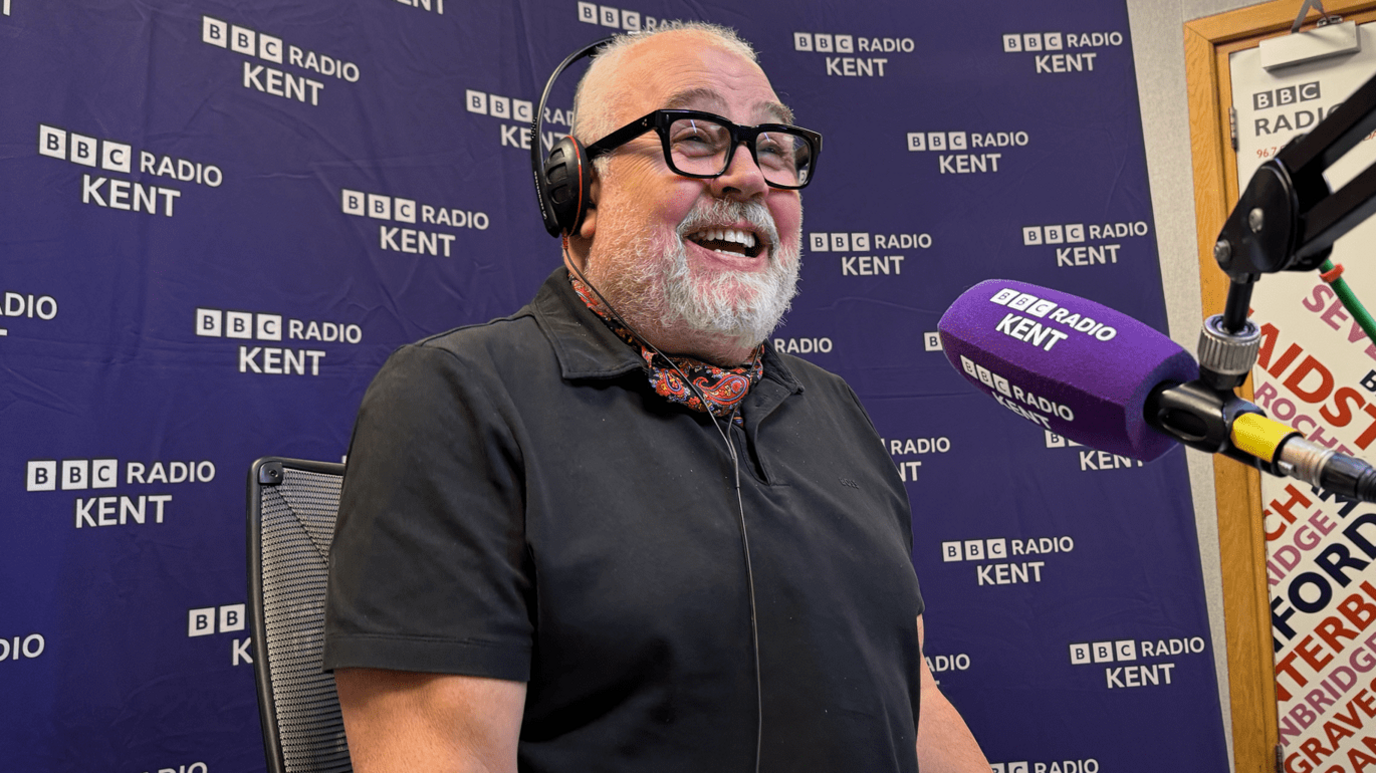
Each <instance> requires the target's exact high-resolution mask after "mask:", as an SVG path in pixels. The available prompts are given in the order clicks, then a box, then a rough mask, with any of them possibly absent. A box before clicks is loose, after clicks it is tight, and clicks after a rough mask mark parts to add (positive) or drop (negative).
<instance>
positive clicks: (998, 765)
mask: <svg viewBox="0 0 1376 773" xmlns="http://www.w3.org/2000/svg"><path fill="white" fill-rule="evenodd" d="M989 769H990V771H991V773H1028V771H1029V768H1028V767H1027V763H1026V762H991V763H989Z"/></svg>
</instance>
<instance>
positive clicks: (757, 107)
mask: <svg viewBox="0 0 1376 773" xmlns="http://www.w3.org/2000/svg"><path fill="white" fill-rule="evenodd" d="M727 104H728V103H727V101H726V97H724V96H722V94H721V93H720V92H718V91H717V90H716V89H712V88H708V87H706V86H699V87H697V88H691V89H684V90H682V91H676V92H674V93H673V94H671V95H669V98H668V99H666V100H665V101H664V104H663V105H661V106H660V107H664V108H697V109H703V110H713V109H715V112H725V111H726V107H727ZM750 112H751V114H752V115H755V116H763V117H766V118H769V119H771V120H772V121H773V122H776V123H793V111H792V110H789V109H788V107H787V106H786V105H784V104H782V103H780V102H776V101H774V100H772V99H761V100H757V101H756V102H755V103H754V104H752V105H751V106H750Z"/></svg>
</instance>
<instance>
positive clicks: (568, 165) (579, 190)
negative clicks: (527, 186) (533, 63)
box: [530, 37, 615, 236]
mask: <svg viewBox="0 0 1376 773" xmlns="http://www.w3.org/2000/svg"><path fill="white" fill-rule="evenodd" d="M614 39H615V38H614V37H606V38H602V39H601V40H598V41H595V42H593V43H589V44H588V45H586V46H584V47H582V48H580V49H578V50H577V51H574V52H573V53H572V54H569V55H568V56H567V57H565V58H564V61H562V62H560V63H559V66H558V67H555V68H554V73H553V74H551V75H550V76H549V81H547V82H546V83H545V90H544V91H543V92H542V93H541V94H540V104H539V106H538V107H537V108H536V110H535V116H534V118H533V119H532V120H531V122H530V168H531V172H532V173H533V174H534V176H535V197H536V200H537V201H538V202H539V204H540V217H541V218H542V219H543V220H544V223H545V230H546V231H549V234H550V236H560V235H563V234H569V233H572V232H573V231H576V230H577V229H578V226H579V225H581V224H582V222H583V215H584V214H585V212H586V209H587V198H588V190H589V188H590V187H591V185H592V170H591V168H590V167H591V164H590V162H589V161H588V159H587V154H586V153H585V152H584V151H583V146H582V145H580V144H578V141H577V140H575V139H574V138H573V136H572V134H570V135H569V136H567V137H565V138H563V139H561V140H559V142H558V143H557V144H556V145H555V146H554V147H553V148H552V149H551V151H550V154H549V158H548V159H545V160H544V161H543V162H542V161H541V158H540V145H541V138H542V137H543V136H544V134H543V132H542V131H541V129H542V127H543V125H544V119H545V103H546V102H547V101H548V100H549V95H550V92H551V91H553V90H554V82H555V81H556V80H558V79H559V76H560V75H561V74H562V73H563V72H564V70H567V69H568V67H569V65H571V64H573V63H574V62H576V61H578V60H579V59H582V58H583V57H586V56H593V55H595V54H596V53H597V49H599V48H601V47H602V46H604V45H606V44H607V43H609V42H611V41H612V40H614ZM569 128H570V129H572V127H569Z"/></svg>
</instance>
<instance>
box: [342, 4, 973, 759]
mask: <svg viewBox="0 0 1376 773" xmlns="http://www.w3.org/2000/svg"><path fill="white" fill-rule="evenodd" d="M608 48H609V50H608V51H606V52H605V53H603V54H602V55H601V56H599V57H598V58H597V59H596V60H594V63H593V65H592V66H591V67H590V68H589V71H588V73H587V75H586V76H585V77H584V81H583V83H582V84H580V87H579V94H578V97H577V99H576V102H575V106H576V108H577V110H576V113H577V115H578V125H577V126H576V127H575V135H577V136H579V137H580V138H581V139H582V140H584V143H585V145H588V146H589V152H590V153H592V154H593V155H597V156H600V157H599V158H598V160H597V161H596V164H597V167H596V168H597V175H596V181H595V182H594V184H593V187H592V190H591V200H592V201H591V206H590V208H589V210H588V212H587V214H586V216H585V217H584V218H583V219H582V221H581V223H579V224H578V225H577V227H576V229H575V230H574V232H573V233H569V234H567V236H566V238H565V242H564V243H565V254H564V262H565V267H566V269H567V270H565V269H560V270H559V271H557V272H555V274H554V275H553V276H551V277H550V279H549V280H547V281H546V283H545V286H544V287H543V288H542V289H541V291H540V293H539V294H538V295H537V296H536V298H535V300H534V301H532V303H531V304H530V305H528V306H527V307H525V308H524V309H522V310H521V311H519V312H518V313H516V314H515V315H513V316H511V317H508V318H505V319H502V320H496V321H494V322H492V323H489V324H487V325H481V326H474V327H470V328H464V329H460V330H457V331H451V332H450V333H446V334H443V335H440V336H436V337H434V338H431V339H427V340H426V341H422V342H421V343H419V344H417V345H415V346H411V347H406V348H403V349H402V350H400V351H399V352H398V353H397V354H395V355H394V356H393V357H392V359H391V360H389V361H388V364H387V366H386V367H384V369H383V371H382V372H381V373H380V374H379V376H378V378H377V380H376V381H375V382H374V383H373V385H372V386H371V387H370V388H369V391H368V394H367V396H366V397H365V398H364V403H363V407H362V409H361V410H360V414H359V419H358V425H357V427H356V429H355V435H354V440H353V443H352V446H351V449H350V454H349V469H348V473H347V475H346V486H345V493H344V500H343V504H342V506H341V513H340V522H339V528H338V533H337V536H336V540H335V543H334V548H333V551H332V555H331V561H332V574H331V588H330V598H329V607H328V611H327V643H326V655H325V663H326V667H327V668H333V669H335V674H336V679H337V683H338V687H339V696H340V702H341V706H342V708H343V711H344V718H345V724H346V728H347V732H348V736H349V744H350V749H351V751H352V754H353V758H354V761H355V765H356V769H357V770H360V771H364V773H368V772H370V771H393V770H396V771H401V770H406V771H414V770H426V771H451V770H452V771H515V770H517V768H518V767H519V768H520V769H521V770H531V771H579V772H580V773H581V771H594V770H596V771H600V770H612V771H630V770H635V771H641V770H653V771H657V772H658V771H719V770H728V771H750V770H767V771H812V770H816V771H880V770H893V771H913V770H916V769H917V763H918V759H917V758H920V760H921V767H922V770H923V771H925V772H926V773H935V772H936V771H968V772H970V773H973V772H974V771H980V772H981V773H983V771H987V770H988V763H987V762H986V761H985V760H984V757H983V755H982V754H981V753H980V751H979V747H978V746H977V745H976V744H975V742H974V739H973V738H972V737H971V736H970V733H969V731H968V730H967V729H966V727H965V725H964V722H963V721H962V720H961V719H960V717H959V716H958V715H957V714H956V713H955V710H954V709H953V708H951V706H950V704H949V703H948V702H947V701H946V700H945V698H944V697H942V696H941V694H940V691H939V690H937V688H936V687H935V685H934V682H933V679H932V675H931V673H930V672H929V671H928V670H927V668H926V664H925V662H924V661H923V659H922V657H921V652H920V649H919V648H920V642H921V637H922V622H921V612H922V600H921V597H920V595H919V593H918V589H917V582H916V578H915V577H914V576H913V572H912V567H911V564H910V561H909V551H910V541H911V534H910V528H911V527H910V525H909V513H908V503H907V499H906V495H905V493H904V489H903V485H902V483H901V482H900V481H899V479H898V476H897V473H896V471H895V469H894V466H893V464H892V461H891V460H890V459H889V458H888V457H887V455H886V454H885V451H884V449H883V448H882V445H881V443H880V441H879V438H878V436H877V435H876V433H875V432H874V429H873V427H872V426H871V425H870V424H869V421H868V418H867V417H866V416H865V414H864V412H863V411H862V410H861V408H860V407H859V404H858V402H857V401H856V399H855V397H854V394H853V393H852V392H851V391H850V390H849V388H848V387H846V386H845V384H844V383H843V382H842V381H841V380H840V379H838V378H836V377H835V376H833V375H831V374H829V373H826V372H825V371H822V370H820V369H818V368H816V367H815V366H812V365H810V364H808V363H806V362H804V361H802V360H799V359H797V358H792V357H788V356H786V355H780V354H778V353H777V352H775V351H773V349H772V348H771V347H770V345H769V344H768V342H767V338H768V335H769V333H770V332H771V331H772V330H773V328H774V327H775V325H776V324H777V323H778V321H779V318H780V317H781V315H782V313H783V311H784V310H785V309H786V308H787V306H788V302H789V300H790V299H791V298H792V296H793V293H794V284H795V282H796V278H797V270H798V258H799V243H800V239H801V220H802V208H801V203H800V198H799V194H798V191H797V190H796V188H797V187H801V185H800V184H799V183H804V184H805V182H806V178H805V176H806V175H807V174H809V173H810V171H811V170H810V167H808V168H806V169H803V170H802V171H801V173H799V169H798V164H799V163H804V162H805V159H806V158H807V157H810V156H809V154H814V155H815V151H816V149H815V147H813V146H811V145H809V144H808V142H809V140H807V134H806V133H805V132H801V133H797V134H793V135H789V133H788V132H775V131H770V132H767V133H758V132H757V133H756V135H757V136H755V137H754V138H753V139H746V140H745V141H742V142H741V143H739V144H732V143H730V142H727V143H726V145H727V146H729V147H727V148H726V149H725V150H724V151H723V152H722V154H721V155H720V161H719V162H718V161H713V160H712V158H713V155H712V154H713V150H712V147H713V142H714V140H713V139H712V137H713V136H717V137H718V138H719V137H720V136H722V135H721V133H722V132H726V131H730V129H729V128H725V124H723V123H721V122H720V121H719V120H718V119H716V118H713V117H711V116H704V115H701V114H693V115H692V116H690V120H689V122H688V123H679V122H678V120H677V118H675V117H674V116H679V115H681V114H672V115H669V114H666V115H667V116H668V117H663V118H659V119H656V120H660V121H661V123H659V124H657V125H658V126H659V127H660V128H661V129H663V131H660V130H649V129H644V130H643V131H640V130H631V129H627V130H626V131H623V132H620V133H617V132H616V130H617V129H619V128H623V127H627V126H628V125H629V124H633V123H635V122H636V121H637V119H639V118H641V117H642V116H649V115H650V114H651V113H654V112H655V111H659V110H665V109H671V110H672V109H678V110H683V109H686V110H695V111H701V113H710V114H712V115H714V116H719V117H720V118H722V119H725V120H726V121H729V122H730V123H731V124H734V125H736V126H737V127H746V128H749V127H755V126H757V125H759V124H763V123H771V124H786V123H791V115H790V113H789V111H788V109H787V108H785V107H784V106H783V105H782V104H780V102H779V100H778V97H777V96H776V95H775V94H774V91H773V89H772V88H771V87H770V85H769V81H768V79H767V78H766V77H765V75H764V73H763V71H762V70H761V69H760V68H759V66H758V65H757V64H756V63H755V60H754V55H753V53H752V52H751V51H750V49H749V47H748V45H746V44H745V43H744V42H742V41H740V40H739V39H738V38H736V37H735V35H734V34H733V33H731V32H729V31H727V30H724V29H721V28H716V27H711V26H709V25H684V26H683V27H682V28H676V29H670V30H668V31H663V32H657V33H656V34H654V35H649V36H637V37H635V38H625V39H620V40H618V41H617V42H615V43H613V44H610V45H609V47H608ZM645 125H646V126H648V125H649V124H645ZM736 131H739V129H738V130H736ZM713 132H715V133H716V134H715V135H714V134H713ZM613 134H615V135H616V138H615V141H611V140H608V141H604V142H601V143H597V142H592V141H593V140H599V139H602V138H605V137H607V136H608V135H613ZM745 134H746V135H748V134H750V132H748V131H747V132H745ZM780 134H783V135H788V136H791V137H793V138H794V139H793V140H792V141H794V142H795V143H796V144H793V145H783V146H781V145H779V144H777V139H778V137H777V135H780ZM731 136H732V137H735V136H738V135H731ZM719 144H720V143H718V145H719ZM718 149H720V148H718ZM800 154H801V156H800ZM800 157H803V158H804V161H799V158H800ZM723 166H724V167H725V168H724V170H723V169H722V167H723ZM790 174H792V175H794V177H792V178H790V176H789V175H790ZM690 175H697V176H690ZM799 176H802V177H803V179H801V180H799V179H797V178H798V177H799ZM791 183H792V184H791ZM790 184H791V185H790ZM780 186H783V187H780ZM580 277H581V278H580ZM657 351H658V352H665V353H668V355H669V356H667V357H666V356H664V355H662V354H658V353H656V352H657ZM671 360H672V363H673V364H672V365H671V364H670V361H671ZM685 378H686V379H687V380H689V381H691V382H692V383H693V384H695V385H696V389H694V388H692V387H690V386H689V385H688V384H687V383H685ZM919 698H920V710H919ZM914 744H915V745H916V753H914V748H915V747H914Z"/></svg>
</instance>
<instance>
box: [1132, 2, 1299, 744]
mask: <svg viewBox="0 0 1376 773" xmlns="http://www.w3.org/2000/svg"><path fill="white" fill-rule="evenodd" d="M1247 5H1253V3H1250V2H1238V0H1128V20H1129V24H1130V25H1131V33H1132V53H1133V61H1134V62H1135V64H1136V69H1137V92H1138V95H1139V97H1140V99H1141V103H1142V118H1143V121H1142V131H1143V134H1144V136H1145V138H1146V147H1147V175H1148V178H1149V181H1150V184H1151V203H1152V210H1153V213H1154V214H1155V216H1156V238H1157V249H1158V250H1159V251H1160V253H1161V273H1162V275H1163V281H1164V284H1165V291H1166V311H1167V317H1168V320H1169V324H1170V333H1171V337H1172V338H1174V339H1175V341H1176V342H1177V343H1179V344H1180V345H1181V346H1184V347H1185V348H1186V349H1189V350H1190V351H1191V352H1193V351H1194V350H1195V346H1196V344H1197V342H1198V341H1197V339H1198V337H1199V268H1198V266H1199V263H1198V256H1197V254H1196V252H1195V250H1196V236H1195V219H1194V217H1195V215H1194V177H1193V172H1192V167H1191V157H1190V124H1189V121H1190V111H1189V105H1188V104H1187V102H1186V91H1185V32H1184V26H1183V25H1184V23H1185V22H1186V21H1189V20H1191V19H1198V18H1200V17H1204V16H1212V15H1214V14H1217V13H1223V12H1224V11H1230V10H1233V9H1235V8H1241V7H1244V6H1247ZM1299 6H1300V2H1299V0H1296V2H1295V9H1296V12H1298V10H1299ZM1213 311H1222V309H1215V310H1213ZM1188 458H1189V466H1190V486H1191V489H1192V493H1193V495H1194V502H1195V521H1196V523H1197V524H1198V529H1199V553H1200V558H1201V560H1202V562H1203V566H1204V588H1205V594H1206V595H1207V597H1208V607H1209V623H1210V629H1211V632H1212V634H1213V641H1214V662H1215V664H1216V666H1217V669H1218V676H1219V699H1220V701H1221V703H1222V705H1223V724H1224V730H1225V731H1226V732H1227V733H1228V765H1229V767H1230V768H1232V766H1233V739H1232V719H1231V712H1230V711H1229V705H1228V689H1227V687H1228V681H1227V673H1228V670H1227V669H1228V657H1227V649H1226V647H1225V646H1224V641H1225V639H1224V632H1223V589H1222V583H1221V579H1220V573H1219V560H1218V521H1217V512H1216V510H1215V507H1214V478H1213V463H1212V460H1211V459H1210V458H1209V457H1207V456H1205V455H1204V454H1199V453H1194V452H1190V454H1189V455H1188Z"/></svg>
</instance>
